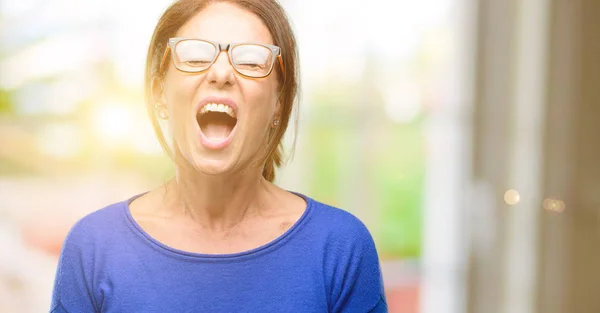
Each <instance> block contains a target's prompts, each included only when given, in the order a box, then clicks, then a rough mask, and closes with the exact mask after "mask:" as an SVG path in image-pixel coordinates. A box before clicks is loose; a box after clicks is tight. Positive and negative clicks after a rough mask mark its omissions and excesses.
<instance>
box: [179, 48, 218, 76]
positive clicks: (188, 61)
mask: <svg viewBox="0 0 600 313" xmlns="http://www.w3.org/2000/svg"><path fill="white" fill-rule="evenodd" d="M216 52H217V48H216V47H215V46H214V45H213V44H211V43H210V42H206V41H202V40H182V41H179V42H178V43H177V45H175V53H174V56H175V65H176V66H177V68H179V69H180V70H182V71H186V72H200V71H203V70H205V69H207V68H208V67H209V66H210V64H211V63H212V61H213V58H214V57H215V55H216Z"/></svg>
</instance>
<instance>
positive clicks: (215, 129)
mask: <svg viewBox="0 0 600 313" xmlns="http://www.w3.org/2000/svg"><path fill="white" fill-rule="evenodd" d="M232 122H233V121H232V119H231V118H230V117H228V116H227V115H226V114H223V113H208V114H206V115H204V116H202V117H201V118H200V129H201V130H202V133H203V134H204V136H206V138H208V139H209V140H210V141H221V140H223V139H225V138H227V136H228V135H229V133H231V130H232V129H233V125H232ZM234 123H235V122H234Z"/></svg>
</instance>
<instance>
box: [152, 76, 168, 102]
mask: <svg viewBox="0 0 600 313" xmlns="http://www.w3.org/2000/svg"><path fill="white" fill-rule="evenodd" d="M150 89H151V92H152V102H153V103H156V104H162V103H165V101H164V99H163V98H164V95H163V81H162V79H161V78H160V77H159V76H157V75H154V76H153V77H152V81H151V82H150Z"/></svg>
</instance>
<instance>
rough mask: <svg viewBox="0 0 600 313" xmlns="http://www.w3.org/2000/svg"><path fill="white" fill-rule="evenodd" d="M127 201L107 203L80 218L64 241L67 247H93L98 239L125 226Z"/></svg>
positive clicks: (100, 239)
mask: <svg viewBox="0 0 600 313" xmlns="http://www.w3.org/2000/svg"><path fill="white" fill-rule="evenodd" d="M127 202H128V200H127V201H121V202H116V203H112V204H110V205H107V206H105V207H103V208H101V209H98V210H96V211H93V212H91V213H89V214H87V215H85V216H84V217H82V218H80V219H79V220H77V222H75V224H73V226H72V227H71V229H70V230H69V232H68V233H67V236H66V238H65V240H64V243H63V250H64V249H65V248H73V247H75V248H82V247H91V246H90V244H93V243H95V242H97V241H102V239H103V238H106V237H107V236H110V235H111V234H114V233H115V231H116V230H118V229H119V228H120V227H123V225H124V221H125V219H126V214H125V210H126V207H127Z"/></svg>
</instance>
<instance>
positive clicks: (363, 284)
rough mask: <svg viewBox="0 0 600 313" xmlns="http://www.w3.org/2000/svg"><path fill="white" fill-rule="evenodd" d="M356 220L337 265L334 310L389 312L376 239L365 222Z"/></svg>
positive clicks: (362, 312) (333, 295) (341, 312)
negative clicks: (342, 255) (374, 239)
mask: <svg viewBox="0 0 600 313" xmlns="http://www.w3.org/2000/svg"><path fill="white" fill-rule="evenodd" d="M353 224H354V227H352V228H351V229H349V230H348V232H347V235H348V237H346V238H348V241H347V244H345V245H344V246H345V249H344V250H346V253H344V255H345V256H344V257H343V258H342V259H341V260H340V261H341V262H339V263H338V264H337V266H336V272H337V273H336V277H337V279H336V282H335V284H334V287H333V290H332V291H333V292H332V300H333V302H332V304H333V305H332V309H331V312H336V313H337V312H339V313H348V312H361V313H364V312H377V313H380V312H387V311H388V309H387V303H386V299H385V293H384V289H383V279H382V275H381V268H380V264H379V257H378V255H377V250H376V248H375V243H374V241H373V238H372V236H371V234H370V233H369V231H368V230H367V228H366V226H365V225H364V224H363V223H362V222H360V221H358V220H356V222H355V223H353Z"/></svg>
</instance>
